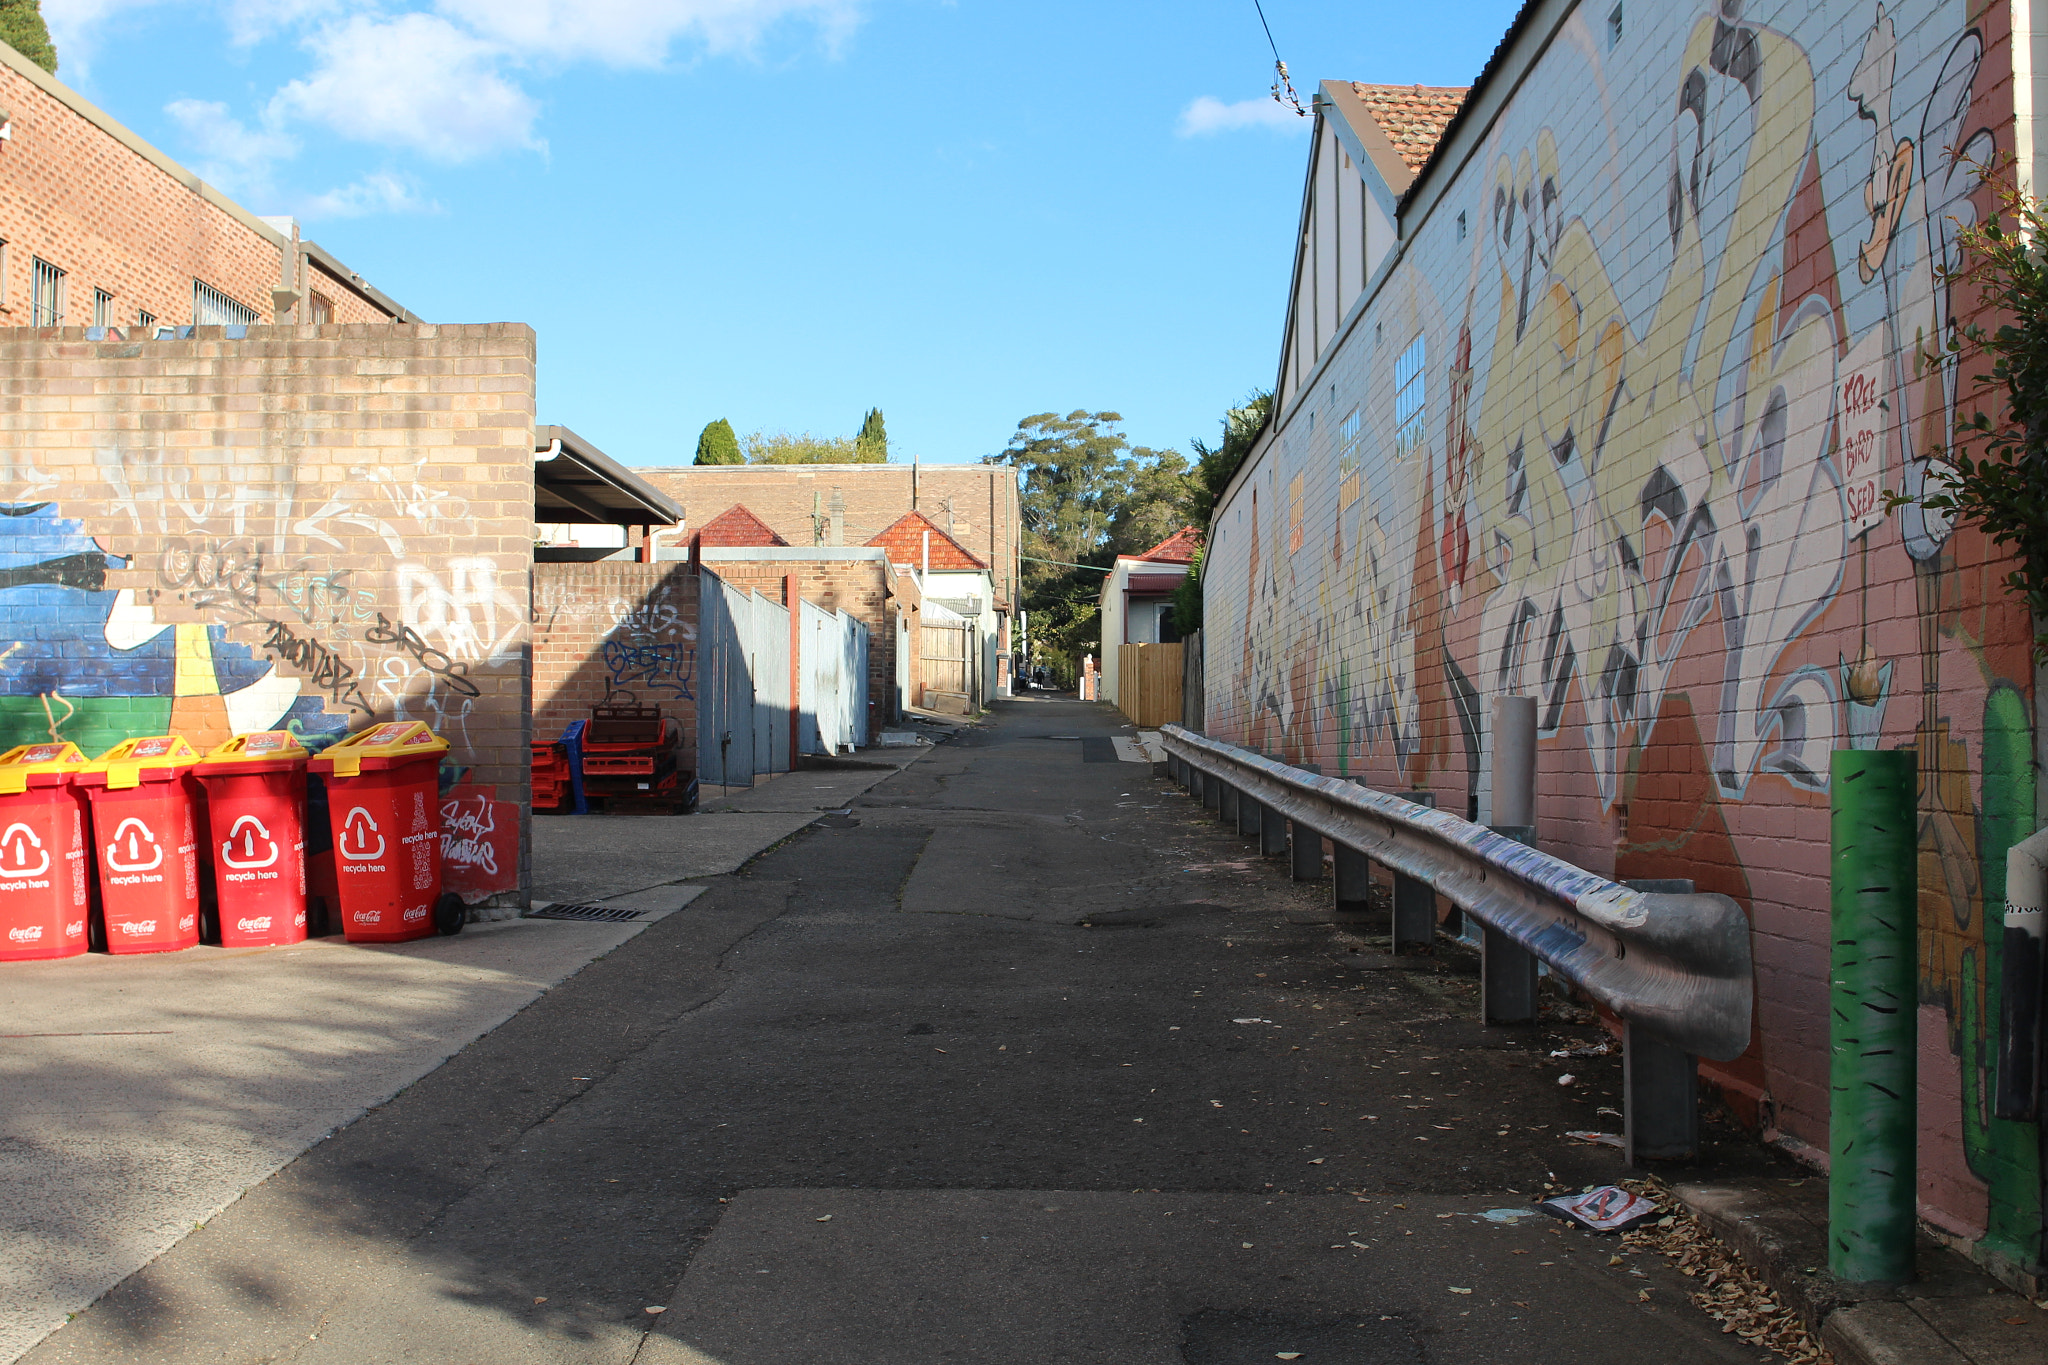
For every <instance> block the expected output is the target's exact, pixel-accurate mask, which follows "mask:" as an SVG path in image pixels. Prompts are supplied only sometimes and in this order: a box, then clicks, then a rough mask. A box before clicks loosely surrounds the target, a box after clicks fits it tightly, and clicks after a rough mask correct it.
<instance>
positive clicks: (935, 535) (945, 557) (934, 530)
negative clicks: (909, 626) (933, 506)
mask: <svg viewBox="0 0 2048 1365" xmlns="http://www.w3.org/2000/svg"><path fill="white" fill-rule="evenodd" d="M927 531H929V532H931V537H932V567H933V568H934V569H937V570H939V571H940V572H941V573H973V572H975V571H976V570H978V569H987V568H988V565H986V564H984V563H982V562H981V561H980V560H978V559H976V558H975V557H974V556H973V555H971V554H969V553H967V548H966V547H965V546H963V545H962V544H961V543H960V542H959V541H957V540H955V539H953V537H951V536H949V535H947V534H946V533H945V532H944V531H941V530H940V529H939V528H938V527H937V526H934V525H933V524H932V522H931V519H930V518H929V517H927V516H925V515H924V513H922V512H910V513H907V514H905V515H904V516H902V517H899V518H898V519H897V520H896V523H895V524H894V525H892V526H890V527H889V529H888V530H886V531H884V532H882V533H881V534H880V535H878V536H876V537H875V538H874V539H873V540H871V541H869V542H868V544H869V545H870V546H873V547H876V548H879V549H883V550H886V551H888V552H889V562H890V563H891V564H908V565H910V566H911V567H912V568H920V567H922V566H923V564H924V537H925V532H927Z"/></svg>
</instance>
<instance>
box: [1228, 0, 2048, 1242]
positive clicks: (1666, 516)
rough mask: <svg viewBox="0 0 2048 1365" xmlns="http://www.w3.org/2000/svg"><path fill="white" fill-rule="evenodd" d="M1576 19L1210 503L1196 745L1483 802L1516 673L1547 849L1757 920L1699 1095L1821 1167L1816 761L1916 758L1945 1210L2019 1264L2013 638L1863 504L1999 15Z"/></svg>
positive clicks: (1949, 301)
mask: <svg viewBox="0 0 2048 1365" xmlns="http://www.w3.org/2000/svg"><path fill="white" fill-rule="evenodd" d="M1594 8H1595V9H1597V10H1598V13H1595V12H1594V10H1592V9H1587V8H1585V7H1583V6H1582V7H1580V9H1579V10H1578V11H1576V12H1574V13H1572V14H1571V15H1570V16H1569V17H1567V18H1565V19H1564V21H1563V23H1562V27H1561V28H1559V30H1558V32H1557V35H1556V38H1555V39H1554V40H1553V41H1552V42H1551V43H1550V44H1549V46H1548V47H1547V49H1545V51H1544V52H1543V55H1542V56H1541V57H1540V59H1538V60H1537V62H1536V64H1535V66H1534V67H1533V68H1532V69H1531V71H1530V73H1529V76H1528V79H1527V80H1526V81H1525V82H1524V83H1523V84H1522V85H1521V86H1520V88H1519V89H1518V91H1517V93H1516V94H1515V96H1514V98H1513V100H1512V101H1511V103H1510V104H1509V105H1508V107H1507V108H1506V110H1505V111H1504V112H1503V114H1502V115H1501V117H1499V118H1498V119H1497V120H1495V121H1494V123H1493V125H1492V127H1491V128H1490V129H1488V130H1487V131H1486V132H1485V134H1484V137H1483V141H1482V142H1481V144H1480V146H1479V148H1478V150H1477V152H1476V153H1475V154H1474V155H1473V156H1471V157H1470V159H1469V160H1466V161H1464V162H1463V163H1462V167H1461V169H1459V170H1458V172H1457V175H1456V178H1455V180H1454V181H1452V182H1451V184H1450V186H1449V188H1448V190H1447V191H1446V192H1445V193H1444V195H1443V197H1442V198H1441V200H1440V201H1438V202H1436V203H1435V204H1434V206H1433V207H1432V208H1431V209H1430V211H1429V215H1428V217H1427V218H1426V219H1425V220H1422V221H1419V222H1418V221H1415V220H1414V219H1413V218H1411V219H1410V220H1408V221H1404V223H1403V225H1402V230H1403V233H1404V238H1405V241H1404V249H1403V254H1402V255H1401V256H1400V257H1399V258H1398V260H1397V262H1396V264H1395V265H1394V266H1393V268H1392V270H1391V272H1390V274H1389V275H1388V276H1387V277H1386V278H1385V279H1384V281H1383V282H1382V284H1381V285H1380V287H1379V288H1378V290H1377V292H1376V293H1375V294H1373V295H1372V296H1371V297H1370V299H1369V300H1368V302H1367V304H1366V306H1365V308H1364V309H1363V310H1362V312H1361V313H1360V314H1358V315H1357V316H1355V317H1354V319H1353V320H1352V321H1351V323H1350V325H1349V330H1348V333H1346V334H1345V335H1344V336H1343V338H1342V339H1341V340H1340V341H1339V342H1338V344H1337V345H1336V346H1335V347H1333V348H1332V350H1331V352H1330V353H1329V355H1328V356H1327V358H1326V359H1325V360H1324V362H1323V364H1322V367H1321V369H1320V370H1319V372H1318V373H1317V374H1316V375H1314V376H1313V377H1312V378H1311V379H1310V380H1309V382H1307V383H1306V384H1304V386H1303V387H1302V389H1301V390H1300V392H1299V394H1298V395H1297V396H1296V398H1295V400H1294V402H1293V403H1292V405H1291V407H1290V409H1289V411H1288V412H1287V413H1286V414H1284V415H1283V418H1282V419H1281V421H1280V422H1279V423H1277V424H1276V426H1275V428H1274V431H1273V433H1272V434H1271V437H1270V440H1269V442H1268V444H1267V445H1266V446H1265V447H1264V450H1263V453H1262V454H1261V455H1259V456H1258V457H1257V458H1256V460H1255V462H1254V463H1253V464H1251V465H1250V466H1249V467H1248V469H1247V471H1246V473H1245V474H1244V475H1242V476H1241V477H1240V480H1239V482H1238V485H1237V486H1236V489H1235V491H1234V493H1233V495H1232V496H1231V497H1230V499H1229V500H1228V501H1227V502H1226V503H1225V504H1224V506H1223V507H1222V508H1221V509H1220V510H1219V512H1218V514H1217V517H1216V521H1215V531H1214V537H1213V541H1212V546H1213V548H1212V550H1211V554H1210V560H1209V570H1208V578H1207V585H1208V586H1207V596H1208V603H1209V605H1208V607H1207V624H1208V629H1207V630H1206V631H1205V635H1206V636H1207V645H1206V647H1207V660H1206V663H1207V670H1208V680H1209V681H1208V689H1209V690H1208V697H1207V707H1208V719H1209V727H1210V730H1211V731H1212V732H1213V733H1216V734H1218V735H1220V736H1222V737H1225V738H1229V739H1233V740H1236V741H1238V742H1240V743H1246V744H1249V745H1252V746H1255V747H1258V748H1261V749H1263V750H1266V751H1267V752H1270V753H1275V754H1278V755H1282V756H1285V757H1287V758H1289V759H1291V760H1306V761H1312V762H1317V763H1320V764H1322V765H1323V768H1322V770H1323V771H1324V772H1327V773H1350V774H1355V775H1358V776H1360V777H1362V778H1363V779H1365V780H1366V781H1368V782H1369V783H1370V784H1371V785H1374V786H1377V787H1383V788H1394V789H1401V788H1408V787H1416V786H1419V787H1427V788H1431V789H1433V790H1435V791H1436V792H1437V794H1438V797H1439V804H1440V805H1442V806H1444V807H1446V808H1449V809H1458V810H1464V811H1466V812H1467V813H1468V814H1470V815H1471V816H1473V817H1474V818H1478V819H1482V820H1483V819H1485V817H1486V813H1487V808H1488V804H1489V793H1488V791H1487V787H1486V781H1487V779H1486V774H1487V771H1488V769H1489V767H1490V764H1489V762H1488V759H1487V752H1488V736H1487V733H1486V727H1487V718H1488V716H1489V714H1490V710H1491V700H1492V698H1494V697H1497V696H1501V695H1509V694H1519V695H1533V696H1535V697H1537V698H1538V699H1539V717H1540V721H1541V725H1542V734H1543V746H1542V752H1541V758H1540V769H1541V773H1542V778H1541V785H1542V790H1541V793H1540V818H1541V826H1540V831H1539V834H1540V838H1541V842H1542V844H1543V846H1544V847H1545V848H1546V849H1547V850H1548V851H1551V852H1554V853H1557V854H1559V855H1560V856H1563V857H1566V858H1569V859H1571V860H1572V861H1574V862H1577V863H1579V864H1581V865H1583V866H1586V867H1589V868H1592V869H1594V870H1597V871H1601V872H1605V873H1609V874H1611V875H1615V876H1618V877H1636V876H1671V877H1685V876H1689V877H1692V878H1693V879H1694V880H1695V881H1696V882H1697V883H1698V885H1699V886H1700V887H1701V889H1703V890H1715V891H1721V892H1725V893H1726V894H1728V895H1730V896H1733V897H1734V898H1735V899H1736V900H1737V901H1739V902H1740V903H1741V904H1742V905H1743V906H1744V907H1745V909H1746V910H1747V912H1748V913H1749V915H1750V916H1751V919H1752V922H1753V925H1754V929H1755V948H1756V955H1757V963H1758V968H1757V985H1758V993H1759V994H1758V1000H1759V1007H1758V1018H1757V1038H1756V1041H1755V1042H1754V1043H1753V1045H1752V1047H1751V1049H1750V1052H1749V1054H1748V1055H1747V1056H1746V1057H1745V1058H1743V1059H1742V1060H1741V1061H1739V1062H1737V1063H1734V1064H1732V1065H1730V1066H1727V1067H1723V1068H1719V1069H1718V1070H1716V1071H1715V1072H1714V1075H1713V1079H1714V1080H1715V1081H1716V1082H1717V1083H1718V1084H1719V1086H1720V1087H1721V1090H1722V1093H1723V1094H1724V1096H1725V1097H1726V1098H1727V1100H1728V1103H1729V1105H1730V1108H1731V1109H1732V1110H1733V1111H1734V1113H1735V1114H1736V1116H1737V1117H1739V1118H1741V1119H1743V1120H1744V1121H1747V1122H1750V1123H1752V1124H1755V1125H1757V1126H1759V1127H1761V1128H1763V1129H1765V1130H1766V1131H1767V1132H1769V1133H1770V1134H1771V1135H1772V1136H1782V1137H1784V1138H1786V1139H1788V1140H1790V1141H1792V1142H1794V1143H1795V1144H1804V1145H1806V1146H1808V1147H1811V1148H1814V1149H1820V1150H1823V1151H1824V1149H1825V1147H1826V1132H1827V1114H1828V1103H1827V1048H1826V1044H1827V1024H1826V1019H1825V1015H1824V1008H1825V1001H1826V998H1827V963H1828V944H1827V932H1826V926H1827V904H1828V899H1827V873H1828V790H1827V787H1828V755H1829V753H1830V751H1832V750H1834V749H1837V748H1878V747H1898V746H1911V747H1913V748H1914V749H1915V750H1916V751H1917V752H1918V754H1919V758H1920V772H1921V784H1920V806H1921V889H1922V902H1921V903H1922V929H1921V938H1922V943H1921V953H1922V980H1921V998H1922V1002H1923V1008H1922V1021H1921V1022H1922V1028H1921V1034H1922V1047H1921V1051H1922V1066H1921V1084H1922V1087H1923V1092H1924V1093H1923V1095H1922V1097H1921V1115H1922V1120H1921V1121H1922V1125H1923V1130H1924V1134H1923V1148H1924V1150H1923V1153H1922V1157H1921V1162H1922V1172H1923V1174H1922V1189H1921V1198H1922V1203H1923V1208H1924V1209H1925V1210H1926V1212H1927V1213H1928V1215H1929V1216H1930V1217H1933V1218H1934V1219H1936V1221H1938V1222H1940V1223H1942V1224H1943V1225H1945V1226H1947V1227H1949V1228H1951V1229H1953V1230H1955V1231H1958V1232H1961V1233H1964V1234H1966V1235H1969V1236H1972V1237H1981V1238H1983V1239H1984V1242H1983V1245H1984V1246H1985V1248H1986V1249H1987V1250H1989V1251H1991V1252H1992V1253H1993V1254H1996V1255H2006V1256H2010V1257H2012V1258H2014V1259H2016V1260H2019V1261H2022V1262H2024V1263H2029V1264H2033V1263H2038V1262H2040V1260H2041V1259H2042V1246H2041V1236H2042V1215H2041V1210H2042V1203H2041V1195H2042V1172H2041V1160H2040V1153H2041V1149H2040V1135H2039V1133H2038V1132H2037V1131H2036V1130H2035V1128H2034V1127H2032V1126H2031V1125H2020V1124H2016V1123H2010V1122H2005V1121H2001V1120H1996V1119H1994V1118H1992V1117H1991V1100H1990V1095H1991V1090H1990V1067H1991V1065H1992V1062H1993V1056H1994V1052H1995V1041H1996V1035H1995V1030H1996V1017H1997V1015H1996V1011H1997V1000H1996V994H1997V982H1998V948H1999V940H1998V936H1997V933H1996V930H1995V928H1994V930H1993V932H1991V933H1989V934H1987V932H1986V919H1985V915H1986V908H1987V906H1988V907H1990V909H1991V912H1992V918H1993V923H1994V925H1995V923H1996V918H1997V914H1998V911H1999V909H2000V907H2001V904H2002V899H2003V874H2004V858H2005V850H2006V848H2007V846H2008V845H2009V844H2010V843H2012V842H2013V841H2014V840H2015V839H2017V838H2019V837H2024V835H2026V834H2028V833H2030V832H2031V831H2032V830H2033V828H2034V820H2035V798H2034V779H2033V770H2032V738H2031V728H2030V722H2031V705H2032V702H2031V697H2032V677H2033V670H2032V665H2031V661H2030V657H2029V652H2028V635H2029V631H2028V623H2027V621H2026V619H2025V616H2024V612H2023V611H2022V610H2021V609H2019V608H2017V607H2015V606H2014V605H2013V604H2012V603H2011V601H2010V600H2009V599H2008V598H2007V596H2006V595H2005V594H2004V592H2003V591H2002V589H2001V588H2000V587H1999V586H1998V582H1997V580H1998V579H1999V578H2000V577H2001V576H2002V574H2003V572H2004V569H2003V567H2002V566H2001V565H2000V564H1998V563H1997V562H1995V561H1994V560H1993V557H1992V556H1991V554H1990V553H1989V551H1988V550H1987V547H1986V545H1985V544H1984V543H1983V541H1982V539H1981V538H1980V537H1978V536H1977V535H1975V534H1974V533H1971V532H1968V531H1961V532H1959V531H1957V530H1956V529H1955V528H1953V527H1951V526H1949V525H1947V524H1945V523H1944V522H1942V521H1941V520H1940V519H1938V518H1935V517H1931V516H1929V515H1927V514H1924V513H1920V512H1905V513H1899V514H1892V515H1887V514H1886V512H1885V510H1884V501H1883V496H1882V495H1883V493H1884V492H1885V491H1886V490H1904V491H1906V492H1912V491H1915V490H1917V489H1919V488H1921V487H1923V486H1924V485H1925V483H1926V481H1927V480H1928V479H1930V478H1938V477H1939V476H1940V473H1939V471H1940V469H1941V467H1942V463H1941V462H1942V456H1943V453H1944V451H1945V450H1946V449H1947V448H1948V445H1949V442H1950V438H1951V435H1952V433H1953V431H1954V430H1955V425H1956V421H1957V418H1958V411H1959V405H1958V380H1959V375H1958V372H1957V370H1956V368H1955V366H1954V365H1953V364H1952V363H1950V362H1948V361H1946V360H1944V359H1941V358H1940V348H1941V345H1942V343H1943V342H1944V340H1945V339H1946V338H1947V337H1949V336H1950V335H1951V334H1952V332H1953V330H1954V329H1955V328H1956V326H1957V325H1958V323H1959V322H1960V321H1961V320H1963V319H1964V318H1965V317H1966V316H1967V314H1968V311H1969V309H1970V308H1971V307H1972V305H1973V304H1974V295H1973V294H1966V293H1965V292H1964V291H1960V290H1958V291H1952V290H1951V289H1950V288H1948V287H1947V286H1945V285H1943V284H1942V283H1941V280H1940V273H1939V272H1940V270H1941V268H1942V267H1944V266H1946V265H1948V264H1951V263H1953V262H1954V261H1956V259H1957V247H1956V232H1957V230H1958V225H1959V224H1967V223H1970V222H1972V221H1975V220H1976V217H1977V215H1979V214H1981V213H1984V212H1987V211H1988V209H1989V205H1990V196H1989V193H1988V191H1987V190H1985V189H1984V188H1983V187H1982V185H1981V184H1980V181H1979V171H1978V169H1977V167H1978V166H1981V165H1989V164H1992V163H1994V162H1995V161H1996V160H1997V159H1998V158H1999V157H2001V156H2005V155H2008V154H2009V153H2010V152H2011V151H2012V100H2011V85H2010V82H2011V75H2010V61H2009V58H2008V55H2007V51H2008V40H2007V31H2006V24H2007V17H2006V16H2007V8H2006V7H2005V6H2002V5H1996V6H1986V5H1983V4H1965V3H1961V2H1960V0H1958V2H1956V3H1919V4H1910V5H1904V6H1885V5H1881V4H1877V3H1874V0H1859V3H1841V2H1838V0H1827V2H1826V3H1812V4H1758V3H1753V2H1751V3H1745V2H1744V0H1720V3H1708V4H1701V3H1692V4H1672V5H1659V6H1650V5H1645V6H1640V7H1637V6H1630V7H1629V8H1628V10H1627V12H1626V24H1627V27H1626V29H1625V31H1623V32H1621V33H1619V34H1616V33H1615V32H1614V31H1613V30H1612V28H1611V27H1610V24H1609V21H1608V18H1607V13H1606V9H1605V7H1604V6H1603V7H1594ZM1961 410H1962V412H1963V413H1964V414H1965V415H1967V412H1968V410H1969V409H1968V407H1967V404H1965V405H1964V406H1963V407H1962V409H1961Z"/></svg>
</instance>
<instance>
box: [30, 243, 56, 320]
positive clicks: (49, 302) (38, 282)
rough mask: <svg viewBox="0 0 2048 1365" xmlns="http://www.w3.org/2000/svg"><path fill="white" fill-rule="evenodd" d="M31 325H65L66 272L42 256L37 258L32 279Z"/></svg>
mask: <svg viewBox="0 0 2048 1365" xmlns="http://www.w3.org/2000/svg"><path fill="white" fill-rule="evenodd" d="M30 294H31V297H30V299H29V325H30V326H31V327H61V326H63V325H64V272H63V271H61V270H59V269H58V268H57V267H56V266H54V265H51V264H50V263H49V262H48V261H46V260H44V259H43V258H42V257H40V256H37V257H36V258H35V271H34V278H33V279H32V280H31V281H30Z"/></svg>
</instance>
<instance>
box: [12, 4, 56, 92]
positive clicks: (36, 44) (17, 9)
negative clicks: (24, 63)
mask: <svg viewBox="0 0 2048 1365" xmlns="http://www.w3.org/2000/svg"><path fill="white" fill-rule="evenodd" d="M0 43H5V44H7V45H8V46H9V47H11V48H13V49H14V50H15V51H16V52H19V53H20V54H21V55H22V56H24V57H26V58H28V59H29V60H30V61H32V62H34V63H35V64H36V65H37V66H40V67H41V68H42V69H43V70H45V71H47V72H49V73H50V74H51V75H53V76H54V75H56V74H57V49H56V46H55V45H54V44H52V43H51V42H50V30H49V28H48V27H47V26H45V25H44V23H43V7H42V3H41V0H0Z"/></svg>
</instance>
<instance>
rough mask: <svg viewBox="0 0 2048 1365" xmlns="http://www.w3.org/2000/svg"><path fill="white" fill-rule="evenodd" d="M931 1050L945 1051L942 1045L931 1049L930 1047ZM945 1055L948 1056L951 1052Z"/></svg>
mask: <svg viewBox="0 0 2048 1365" xmlns="http://www.w3.org/2000/svg"><path fill="white" fill-rule="evenodd" d="M932 1051H934V1052H945V1051H946V1049H944V1048H942V1047H935V1048H933V1049H932ZM947 1055H949V1056H950V1055H951V1054H950V1053H949V1054H947Z"/></svg>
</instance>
